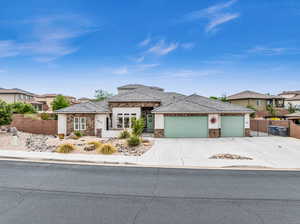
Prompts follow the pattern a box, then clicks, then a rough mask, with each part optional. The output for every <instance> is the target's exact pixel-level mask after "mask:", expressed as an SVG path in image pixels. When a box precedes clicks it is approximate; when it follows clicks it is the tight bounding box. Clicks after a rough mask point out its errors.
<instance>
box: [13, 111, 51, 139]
mask: <svg viewBox="0 0 300 224" xmlns="http://www.w3.org/2000/svg"><path fill="white" fill-rule="evenodd" d="M10 126H11V127H16V128H17V129H18V130H19V131H24V132H28V133H33V134H44V135H56V134H57V120H37V119H32V118H29V117H24V115H21V114H17V115H14V116H13V121H12V123H11V124H10Z"/></svg>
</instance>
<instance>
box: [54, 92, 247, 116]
mask: <svg viewBox="0 0 300 224" xmlns="http://www.w3.org/2000/svg"><path fill="white" fill-rule="evenodd" d="M109 102H160V104H161V106H160V107H158V108H156V109H154V110H153V112H160V113H162V112H167V113H168V112H178V113H181V112H182V113H189V112H190V113H194V112H197V113H251V112H253V111H252V110H250V109H248V108H245V107H242V106H238V105H234V104H230V103H223V102H221V101H218V100H212V99H209V98H206V97H203V96H198V95H196V94H194V95H191V96H185V95H183V94H179V93H175V92H163V91H160V90H155V89H152V88H149V87H140V88H138V89H135V90H132V91H129V92H126V93H123V94H118V95H116V96H112V97H110V98H108V99H106V100H104V101H99V102H87V103H81V104H76V105H72V106H70V107H67V108H64V109H61V110H58V111H56V112H57V113H106V112H109V111H110V109H109V106H108V104H109Z"/></svg>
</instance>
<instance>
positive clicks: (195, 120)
mask: <svg viewBox="0 0 300 224" xmlns="http://www.w3.org/2000/svg"><path fill="white" fill-rule="evenodd" d="M165 136H166V137H168V138H201V137H202V138H205V137H208V118H207V116H190V117H188V116H187V117H180V116H174V117H172V116H167V117H165Z"/></svg>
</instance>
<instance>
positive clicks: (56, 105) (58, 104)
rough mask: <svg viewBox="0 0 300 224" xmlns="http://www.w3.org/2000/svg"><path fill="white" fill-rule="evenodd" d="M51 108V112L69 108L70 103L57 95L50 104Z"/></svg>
mask: <svg viewBox="0 0 300 224" xmlns="http://www.w3.org/2000/svg"><path fill="white" fill-rule="evenodd" d="M51 106H52V110H53V111H55V110H59V109H62V108H65V107H68V106H70V102H69V100H68V99H67V98H66V97H64V96H63V95H57V96H56V97H55V99H54V100H53V102H52V103H51Z"/></svg>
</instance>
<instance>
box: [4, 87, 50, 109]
mask: <svg viewBox="0 0 300 224" xmlns="http://www.w3.org/2000/svg"><path fill="white" fill-rule="evenodd" d="M0 100H3V101H5V102H6V103H16V102H23V103H29V104H32V106H33V107H34V108H35V109H36V110H37V111H43V110H44V108H45V105H44V104H43V102H39V101H38V100H36V95H35V94H34V93H31V92H28V91H25V90H23V89H18V88H13V89H4V88H0Z"/></svg>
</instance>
